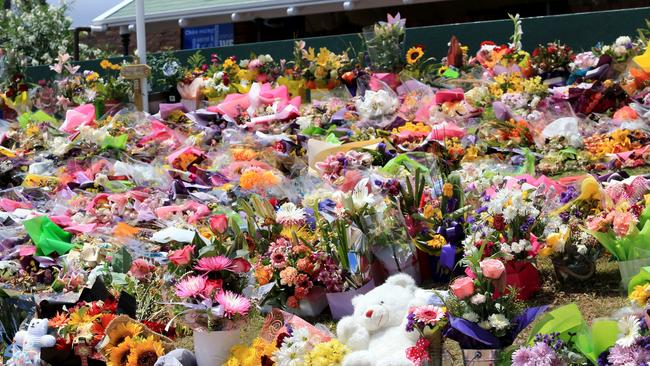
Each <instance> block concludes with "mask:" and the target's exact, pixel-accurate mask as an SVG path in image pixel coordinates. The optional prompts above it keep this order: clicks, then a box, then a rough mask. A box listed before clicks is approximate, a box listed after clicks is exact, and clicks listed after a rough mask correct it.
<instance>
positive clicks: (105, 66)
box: [99, 60, 113, 70]
mask: <svg viewBox="0 0 650 366" xmlns="http://www.w3.org/2000/svg"><path fill="white" fill-rule="evenodd" d="M112 65H113V64H112V63H111V62H110V61H108V60H102V61H101V62H100V63H99V66H100V67H101V68H102V69H104V70H106V69H109V68H110V67H111V66H112Z"/></svg>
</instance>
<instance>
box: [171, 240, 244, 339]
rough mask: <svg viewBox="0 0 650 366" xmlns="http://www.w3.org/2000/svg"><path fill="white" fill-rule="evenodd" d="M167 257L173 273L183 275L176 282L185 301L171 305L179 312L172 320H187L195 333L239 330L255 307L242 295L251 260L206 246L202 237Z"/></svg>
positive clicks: (177, 294) (217, 247) (219, 247)
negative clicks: (181, 318)
mask: <svg viewBox="0 0 650 366" xmlns="http://www.w3.org/2000/svg"><path fill="white" fill-rule="evenodd" d="M167 257H168V259H169V260H170V268H171V269H172V271H173V273H175V274H178V273H182V274H181V275H180V276H179V277H178V278H177V279H176V281H175V282H176V283H175V294H176V296H177V297H178V298H179V299H180V300H181V301H180V302H172V303H170V305H174V306H175V307H176V308H177V309H178V312H177V314H176V316H175V317H174V318H173V319H172V320H174V319H176V318H177V317H179V316H184V317H183V320H184V322H185V323H187V325H189V326H190V327H192V328H193V329H195V330H206V331H212V330H230V329H235V328H237V327H238V322H239V321H240V320H241V319H245V317H246V315H247V314H248V312H249V310H250V309H251V307H252V303H251V300H250V299H249V298H248V297H246V296H244V295H243V294H242V292H243V290H244V288H245V287H246V285H247V284H248V279H247V276H246V274H247V273H248V271H249V269H250V268H251V265H250V263H249V262H248V260H246V259H245V258H243V257H241V256H239V255H238V254H236V253H235V251H234V250H232V249H231V250H226V251H223V249H222V247H221V246H219V245H207V246H206V245H205V243H204V242H203V239H200V237H199V236H198V235H197V236H196V238H195V240H194V244H193V245H186V246H184V247H183V248H180V249H177V250H175V251H171V252H169V254H168V256H167ZM170 324H171V321H170Z"/></svg>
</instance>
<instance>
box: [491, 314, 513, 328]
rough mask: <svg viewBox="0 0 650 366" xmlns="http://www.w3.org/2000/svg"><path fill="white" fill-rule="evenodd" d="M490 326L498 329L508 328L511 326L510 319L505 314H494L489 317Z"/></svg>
mask: <svg viewBox="0 0 650 366" xmlns="http://www.w3.org/2000/svg"><path fill="white" fill-rule="evenodd" d="M488 322H489V323H490V326H491V327H492V328H494V329H496V330H502V329H506V328H508V327H509V326H510V321H509V320H508V318H506V317H505V315H503V314H492V315H490V316H489V317H488Z"/></svg>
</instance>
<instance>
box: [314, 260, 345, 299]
mask: <svg viewBox="0 0 650 366" xmlns="http://www.w3.org/2000/svg"><path fill="white" fill-rule="evenodd" d="M322 265H323V268H322V269H321V271H320V272H319V273H318V277H317V281H318V282H320V283H322V284H323V285H325V288H326V289H327V292H343V291H344V290H345V288H344V284H345V281H344V278H343V273H342V272H341V269H340V268H339V266H338V265H337V264H336V262H335V261H334V259H332V257H330V256H327V257H325V258H323V261H322Z"/></svg>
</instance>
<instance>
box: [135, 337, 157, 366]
mask: <svg viewBox="0 0 650 366" xmlns="http://www.w3.org/2000/svg"><path fill="white" fill-rule="evenodd" d="M164 354H165V350H164V349H163V346H162V343H160V341H157V340H156V339H155V338H154V337H153V336H151V337H149V338H146V339H143V340H142V341H140V342H138V343H136V344H135V345H134V346H133V348H132V349H131V353H129V362H128V363H127V364H126V366H153V365H154V364H155V363H156V361H157V360H158V358H159V357H161V356H163V355H164Z"/></svg>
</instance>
